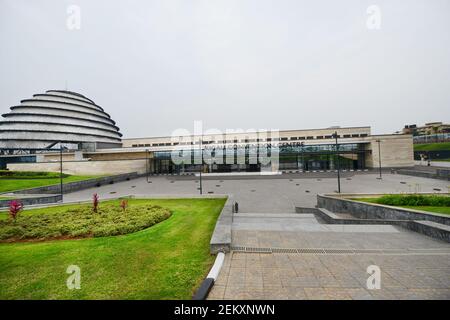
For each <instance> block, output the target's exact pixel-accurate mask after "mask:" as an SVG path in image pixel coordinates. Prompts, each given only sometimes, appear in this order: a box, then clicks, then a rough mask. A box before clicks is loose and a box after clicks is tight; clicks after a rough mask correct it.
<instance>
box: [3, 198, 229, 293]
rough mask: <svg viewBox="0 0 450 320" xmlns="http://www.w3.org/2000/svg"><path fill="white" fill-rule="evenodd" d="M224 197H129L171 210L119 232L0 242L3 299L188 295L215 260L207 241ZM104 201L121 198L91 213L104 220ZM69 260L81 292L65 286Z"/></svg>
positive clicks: (26, 213) (72, 207) (62, 208)
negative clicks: (164, 216) (77, 270)
mask: <svg viewBox="0 0 450 320" xmlns="http://www.w3.org/2000/svg"><path fill="white" fill-rule="evenodd" d="M225 200H226V199H154V200H153V199H152V200H149V199H129V200H128V202H129V203H128V205H129V206H128V209H132V208H133V207H136V208H137V207H142V206H143V207H146V206H150V207H153V208H154V207H156V206H157V207H160V208H162V209H164V210H168V211H170V213H171V216H170V218H168V219H165V220H163V221H161V222H159V223H157V224H154V225H153V226H151V227H149V228H144V229H142V230H140V231H137V232H133V233H128V234H124V235H118V236H102V237H96V238H82V239H70V240H51V241H40V242H15V243H0V270H1V272H0V299H190V298H191V297H192V294H193V293H194V291H195V290H196V289H197V288H198V286H199V284H200V282H201V281H202V280H203V279H204V277H205V276H206V274H207V273H208V270H209V268H210V267H211V265H212V263H213V262H214V256H211V255H210V254H209V250H210V248H209V242H210V239H211V234H212V232H213V230H214V226H215V223H216V220H217V217H218V216H219V214H220V212H221V210H222V208H223V205H224V203H225ZM86 206H87V208H88V209H92V204H87V205H84V204H83V205H70V206H55V207H49V208H45V209H33V210H26V211H23V212H19V214H18V216H17V218H16V219H21V218H24V219H25V218H26V217H30V218H31V220H33V219H37V218H36V217H33V216H35V215H44V216H47V217H53V216H52V215H53V214H56V212H59V213H63V214H64V212H66V214H68V212H73V210H76V209H77V208H83V207H84V208H86ZM109 206H111V207H113V208H117V210H119V212H121V210H122V208H121V207H120V200H112V201H104V202H100V204H99V205H98V210H99V212H100V213H92V212H90V213H89V214H90V215H92V216H94V217H92V219H102V218H101V217H98V218H97V217H96V216H95V215H96V214H97V215H102V214H103V213H101V212H102V211H101V210H106V209H107V208H108V207H109ZM2 214H3V215H4V216H3V219H12V218H9V217H8V216H7V215H8V212H5V213H2ZM80 214H81V216H83V214H82V213H80ZM86 214H88V213H87V212H86ZM118 214H119V213H118ZM41 219H42V218H41ZM18 221H19V220H18ZM108 224H109V223H107V224H106V225H108ZM70 265H76V266H78V267H79V268H80V270H81V282H80V283H81V288H80V289H78V290H77V289H74V290H69V289H68V287H67V286H66V280H67V278H68V277H69V274H67V273H66V270H67V268H68V266H70Z"/></svg>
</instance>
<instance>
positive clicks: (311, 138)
mask: <svg viewBox="0 0 450 320" xmlns="http://www.w3.org/2000/svg"><path fill="white" fill-rule="evenodd" d="M313 139H314V137H313V136H308V137H306V140H313Z"/></svg>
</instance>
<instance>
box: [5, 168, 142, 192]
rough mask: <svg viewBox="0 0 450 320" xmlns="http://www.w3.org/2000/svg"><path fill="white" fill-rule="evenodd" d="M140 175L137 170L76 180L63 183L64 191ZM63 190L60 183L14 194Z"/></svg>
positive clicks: (86, 187) (93, 186)
mask: <svg viewBox="0 0 450 320" xmlns="http://www.w3.org/2000/svg"><path fill="white" fill-rule="evenodd" d="M138 176H139V175H138V174H137V172H131V173H125V174H118V175H114V176H108V177H100V178H94V179H89V180H83V181H75V182H69V183H64V184H63V193H70V192H74V191H79V190H84V189H88V188H95V187H99V186H102V185H105V184H113V183H115V182H120V181H125V180H131V179H135V178H137V177H138ZM60 192H61V187H60V185H59V184H55V185H51V186H44V187H37V188H31V189H24V190H16V191H13V193H14V194H58V193H60Z"/></svg>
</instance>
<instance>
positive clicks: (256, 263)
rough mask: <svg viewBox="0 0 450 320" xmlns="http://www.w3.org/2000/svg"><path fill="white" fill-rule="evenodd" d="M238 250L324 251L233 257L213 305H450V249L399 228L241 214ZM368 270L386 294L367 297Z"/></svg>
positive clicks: (369, 292) (235, 229) (379, 291)
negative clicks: (389, 301)
mask: <svg viewBox="0 0 450 320" xmlns="http://www.w3.org/2000/svg"><path fill="white" fill-rule="evenodd" d="M232 242H233V243H232V245H233V247H234V248H235V249H238V250H244V248H245V247H247V248H249V249H247V250H258V248H259V250H266V249H269V250H270V249H271V248H278V249H280V248H286V249H292V248H296V249H312V248H316V249H325V251H322V253H317V254H311V253H301V252H302V250H300V251H297V253H293V254H291V253H249V252H239V251H233V252H232V253H230V254H227V255H226V258H225V263H224V266H223V268H222V270H221V272H220V275H219V278H218V279H217V281H216V284H215V285H214V287H213V289H212V291H211V293H210V295H209V297H208V299H450V245H448V244H447V243H444V242H442V241H437V240H434V239H432V238H430V237H426V236H424V235H421V234H418V233H414V232H411V231H408V230H405V229H402V228H400V227H395V226H389V225H326V224H321V223H319V222H318V221H317V220H316V219H315V217H314V215H311V214H283V215H281V214H245V213H243V214H239V215H237V216H236V217H235V219H234V223H233V229H232ZM327 249H343V250H346V251H351V253H344V254H343V253H338V254H333V253H326V250H327ZM299 252H300V253H299ZM303 252H304V250H303ZM328 252H331V251H330V250H328ZM374 252H377V253H374ZM370 265H376V266H378V267H379V268H380V270H381V289H375V290H369V289H367V284H366V281H367V279H368V277H369V276H370V274H368V273H367V267H368V266H370Z"/></svg>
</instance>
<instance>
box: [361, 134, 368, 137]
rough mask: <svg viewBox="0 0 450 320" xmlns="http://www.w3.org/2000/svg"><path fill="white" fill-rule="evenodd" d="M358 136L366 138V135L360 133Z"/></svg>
mask: <svg viewBox="0 0 450 320" xmlns="http://www.w3.org/2000/svg"><path fill="white" fill-rule="evenodd" d="M359 136H360V137H367V133H361V134H360V135H359Z"/></svg>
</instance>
